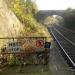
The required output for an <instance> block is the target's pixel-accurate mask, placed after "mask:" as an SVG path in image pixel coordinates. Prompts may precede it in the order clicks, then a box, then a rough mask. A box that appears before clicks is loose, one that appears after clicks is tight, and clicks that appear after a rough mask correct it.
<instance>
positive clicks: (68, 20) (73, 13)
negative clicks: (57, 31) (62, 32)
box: [63, 8, 75, 29]
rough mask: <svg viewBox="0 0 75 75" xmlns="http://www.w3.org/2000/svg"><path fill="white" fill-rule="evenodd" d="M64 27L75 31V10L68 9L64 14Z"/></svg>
mask: <svg viewBox="0 0 75 75" xmlns="http://www.w3.org/2000/svg"><path fill="white" fill-rule="evenodd" d="M63 18H64V23H65V24H64V26H66V27H68V28H72V29H75V9H71V8H68V9H67V10H66V11H65V12H64V14H63Z"/></svg>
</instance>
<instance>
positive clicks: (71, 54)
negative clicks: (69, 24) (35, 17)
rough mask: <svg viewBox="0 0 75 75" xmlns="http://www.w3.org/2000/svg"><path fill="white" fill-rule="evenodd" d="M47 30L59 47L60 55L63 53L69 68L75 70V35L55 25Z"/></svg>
mask: <svg viewBox="0 0 75 75" xmlns="http://www.w3.org/2000/svg"><path fill="white" fill-rule="evenodd" d="M48 29H49V32H50V33H51V35H52V36H53V38H54V39H55V40H56V42H57V43H58V45H59V46H60V48H61V51H62V53H64V57H65V58H67V59H66V60H67V62H69V64H70V66H71V67H73V68H75V38H74V37H75V33H72V32H70V31H68V30H66V29H64V28H61V27H59V26H57V25H54V26H53V27H50V28H48ZM73 40H74V41H73Z"/></svg>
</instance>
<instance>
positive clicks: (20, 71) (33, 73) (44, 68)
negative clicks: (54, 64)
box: [0, 65, 50, 75]
mask: <svg viewBox="0 0 75 75" xmlns="http://www.w3.org/2000/svg"><path fill="white" fill-rule="evenodd" d="M0 75H50V73H49V68H48V65H26V66H23V67H21V66H13V67H6V68H5V69H4V70H3V71H2V72H1V73H0Z"/></svg>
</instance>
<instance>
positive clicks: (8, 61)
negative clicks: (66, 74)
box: [0, 37, 51, 69]
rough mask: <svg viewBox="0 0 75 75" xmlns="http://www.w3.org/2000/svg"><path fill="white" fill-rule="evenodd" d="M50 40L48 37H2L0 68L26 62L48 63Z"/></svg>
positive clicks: (0, 41) (0, 40)
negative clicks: (47, 40)
mask: <svg viewBox="0 0 75 75" xmlns="http://www.w3.org/2000/svg"><path fill="white" fill-rule="evenodd" d="M50 44H51V43H50V42H46V37H15V38H13V37H11V38H9V37H8V38H0V68H1V69H2V68H3V67H7V66H14V65H25V64H47V63H48V58H49V51H50V49H49V48H50Z"/></svg>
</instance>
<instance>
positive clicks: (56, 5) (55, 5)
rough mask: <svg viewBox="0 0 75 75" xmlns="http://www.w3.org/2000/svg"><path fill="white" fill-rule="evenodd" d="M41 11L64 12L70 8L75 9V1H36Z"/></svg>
mask: <svg viewBox="0 0 75 75" xmlns="http://www.w3.org/2000/svg"><path fill="white" fill-rule="evenodd" d="M36 4H37V5H38V9H40V10H63V9H66V8H68V7H71V8H75V0H36Z"/></svg>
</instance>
